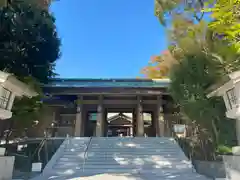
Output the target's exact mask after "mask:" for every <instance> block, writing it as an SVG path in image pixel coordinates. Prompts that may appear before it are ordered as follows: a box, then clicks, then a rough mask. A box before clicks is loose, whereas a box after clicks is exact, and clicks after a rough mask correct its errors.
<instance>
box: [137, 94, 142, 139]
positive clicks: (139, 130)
mask: <svg viewBox="0 0 240 180" xmlns="http://www.w3.org/2000/svg"><path fill="white" fill-rule="evenodd" d="M136 116H137V118H136V119H137V122H136V124H137V134H136V135H137V136H144V121H143V107H142V100H141V97H139V96H138V97H137V107H136Z"/></svg>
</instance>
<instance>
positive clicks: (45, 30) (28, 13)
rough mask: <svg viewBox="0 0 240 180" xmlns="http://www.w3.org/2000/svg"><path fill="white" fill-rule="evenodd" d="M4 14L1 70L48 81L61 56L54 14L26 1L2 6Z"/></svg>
mask: <svg viewBox="0 0 240 180" xmlns="http://www.w3.org/2000/svg"><path fill="white" fill-rule="evenodd" d="M0 15H1V17H0V20H1V22H0V34H1V36H0V57H1V63H0V70H5V71H7V72H10V73H13V74H15V75H16V76H17V77H18V78H20V79H23V78H24V77H28V76H32V77H34V78H35V79H36V80H38V81H39V82H46V81H47V80H48V78H49V77H52V76H53V75H54V67H55V61H56V60H57V59H58V57H59V46H60V40H59V39H58V37H57V32H56V28H55V25H54V22H55V19H54V18H53V16H52V15H50V14H49V12H48V11H46V10H42V9H39V8H36V7H34V6H32V5H31V4H24V3H13V4H11V6H8V7H2V8H0Z"/></svg>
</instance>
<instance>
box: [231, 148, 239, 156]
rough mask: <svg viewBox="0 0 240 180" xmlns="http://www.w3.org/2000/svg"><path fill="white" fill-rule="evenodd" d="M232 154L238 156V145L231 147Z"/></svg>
mask: <svg viewBox="0 0 240 180" xmlns="http://www.w3.org/2000/svg"><path fill="white" fill-rule="evenodd" d="M232 153H233V155H236V156H240V146H235V147H233V148H232Z"/></svg>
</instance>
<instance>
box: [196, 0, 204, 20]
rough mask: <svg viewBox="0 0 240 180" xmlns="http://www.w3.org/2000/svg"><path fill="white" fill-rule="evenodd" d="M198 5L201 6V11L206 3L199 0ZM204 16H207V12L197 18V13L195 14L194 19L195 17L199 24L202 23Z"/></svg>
mask: <svg viewBox="0 0 240 180" xmlns="http://www.w3.org/2000/svg"><path fill="white" fill-rule="evenodd" d="M198 3H199V4H200V6H201V9H203V8H204V3H203V1H202V0H198ZM204 14H205V12H202V13H201V16H200V17H198V16H197V13H196V12H194V17H195V19H196V20H197V21H198V22H200V21H201V20H202V18H203V16H204Z"/></svg>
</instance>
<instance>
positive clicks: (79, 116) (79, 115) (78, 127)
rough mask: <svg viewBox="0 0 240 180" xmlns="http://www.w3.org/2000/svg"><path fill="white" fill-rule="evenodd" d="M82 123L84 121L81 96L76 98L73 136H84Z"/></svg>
mask: <svg viewBox="0 0 240 180" xmlns="http://www.w3.org/2000/svg"><path fill="white" fill-rule="evenodd" d="M83 121H84V112H83V104H82V96H78V100H77V112H76V121H75V131H74V135H75V136H76V137H81V136H84V130H85V129H84V122H83Z"/></svg>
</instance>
